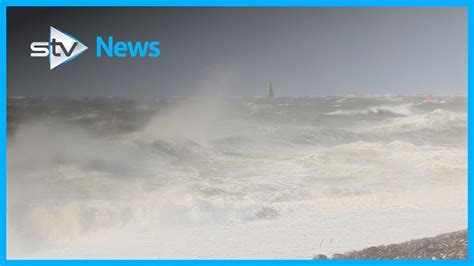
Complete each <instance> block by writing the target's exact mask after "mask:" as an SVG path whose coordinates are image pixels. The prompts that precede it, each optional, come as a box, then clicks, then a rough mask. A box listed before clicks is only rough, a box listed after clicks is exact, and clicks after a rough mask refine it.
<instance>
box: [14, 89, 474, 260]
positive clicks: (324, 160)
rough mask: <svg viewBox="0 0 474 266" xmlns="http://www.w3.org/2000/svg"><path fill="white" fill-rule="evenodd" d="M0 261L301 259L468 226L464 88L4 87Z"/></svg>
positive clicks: (465, 102)
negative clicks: (187, 90) (248, 92)
mask: <svg viewBox="0 0 474 266" xmlns="http://www.w3.org/2000/svg"><path fill="white" fill-rule="evenodd" d="M7 114H8V120H7V122H8V150H7V153H8V154H7V159H8V161H7V170H8V195H7V196H8V230H7V231H8V257H9V258H310V257H311V256H312V255H314V254H313V253H315V252H317V251H319V252H320V253H324V252H330V253H332V252H343V251H347V250H351V249H355V248H359V247H366V246H367V245H375V244H377V245H378V244H389V243H391V242H392V241H403V240H408V239H411V238H417V237H425V236H430V235H435V234H438V233H444V232H449V231H454V230H457V229H463V228H466V227H467V209H466V208H467V99H466V98H465V97H440V98H435V99H434V101H432V102H427V101H425V99H424V98H423V97H402V96H392V97H388V96H387V97H313V98H310V97H301V98H224V97H220V96H219V94H217V95H216V94H212V93H203V95H201V96H196V97H190V98H147V99H127V98H28V97H27V98H18V97H17V98H8V113H7Z"/></svg>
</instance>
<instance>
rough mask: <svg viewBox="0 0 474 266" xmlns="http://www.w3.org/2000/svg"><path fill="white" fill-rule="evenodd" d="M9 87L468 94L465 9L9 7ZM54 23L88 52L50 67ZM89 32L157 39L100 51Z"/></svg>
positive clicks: (51, 91) (18, 91) (60, 92)
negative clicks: (113, 54) (139, 50)
mask: <svg viewBox="0 0 474 266" xmlns="http://www.w3.org/2000/svg"><path fill="white" fill-rule="evenodd" d="M7 14H8V95H10V96H182V95H192V94H194V93H196V91H197V90H201V89H207V90H213V89H216V90H218V89H222V88H223V89H225V91H226V93H227V94H229V95H231V96H252V95H262V94H264V92H265V89H266V82H267V81H269V80H271V81H272V83H273V87H274V90H275V93H276V95H277V96H317V95H347V94H354V95H368V94H386V93H391V94H413V93H420V94H425V93H427V92H433V94H435V95H436V94H443V95H466V94H467V13H466V9H465V8H457V7H456V8H337V7H335V8H319V7H311V8H202V7H201V8H150V7H148V8H11V7H9V8H8V13H7ZM49 26H53V27H56V28H58V29H61V30H63V31H65V32H67V33H68V34H70V35H72V36H74V37H76V38H77V39H79V40H80V41H82V42H83V43H84V44H85V45H87V46H88V47H89V49H88V50H87V51H86V52H84V53H83V54H82V55H80V56H79V57H77V58H76V59H74V60H73V61H71V62H69V63H68V64H66V65H64V66H61V67H59V68H56V69H53V70H50V69H49V63H48V59H47V58H31V57H30V48H29V47H30V44H31V42H34V41H47V40H48V37H49ZM96 36H102V37H104V38H106V37H107V36H114V38H115V39H121V40H125V41H155V40H158V41H159V42H160V45H159V47H160V49H161V56H160V57H158V58H113V59H111V58H107V57H102V58H97V57H96V55H95V52H96V51H95V49H96V48H95V47H96V44H95V42H96Z"/></svg>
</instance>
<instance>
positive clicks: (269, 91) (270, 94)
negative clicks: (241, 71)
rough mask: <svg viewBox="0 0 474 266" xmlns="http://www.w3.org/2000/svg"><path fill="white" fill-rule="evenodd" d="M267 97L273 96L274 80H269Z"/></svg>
mask: <svg viewBox="0 0 474 266" xmlns="http://www.w3.org/2000/svg"><path fill="white" fill-rule="evenodd" d="M267 97H273V87H272V82H271V81H270V82H268V89H267Z"/></svg>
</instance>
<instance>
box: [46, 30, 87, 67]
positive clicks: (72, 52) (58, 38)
mask: <svg viewBox="0 0 474 266" xmlns="http://www.w3.org/2000/svg"><path fill="white" fill-rule="evenodd" d="M53 43H55V44H53ZM85 50H87V46H85V45H84V44H82V43H81V42H80V41H78V40H77V39H76V38H74V37H72V36H71V35H69V34H67V33H64V32H61V31H59V30H57V29H55V28H53V27H50V34H49V69H53V68H55V67H57V66H59V65H62V64H64V63H67V62H69V61H71V60H72V59H74V58H76V57H77V56H78V55H80V54H81V53H82V52H84V51H85Z"/></svg>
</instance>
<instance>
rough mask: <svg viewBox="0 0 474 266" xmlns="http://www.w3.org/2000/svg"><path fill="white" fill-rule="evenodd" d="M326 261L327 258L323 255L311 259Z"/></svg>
mask: <svg viewBox="0 0 474 266" xmlns="http://www.w3.org/2000/svg"><path fill="white" fill-rule="evenodd" d="M327 259H328V256H326V255H324V254H319V255H316V256H314V257H313V260H327Z"/></svg>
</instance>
